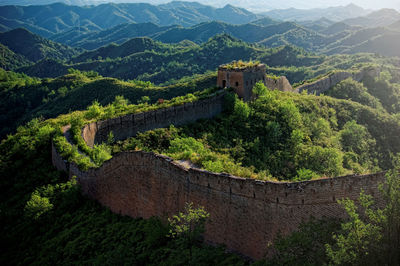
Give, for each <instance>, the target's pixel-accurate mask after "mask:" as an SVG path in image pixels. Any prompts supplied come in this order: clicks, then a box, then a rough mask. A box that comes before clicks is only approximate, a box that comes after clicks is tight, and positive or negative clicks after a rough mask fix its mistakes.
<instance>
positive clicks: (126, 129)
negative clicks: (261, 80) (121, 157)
mask: <svg viewBox="0 0 400 266" xmlns="http://www.w3.org/2000/svg"><path fill="white" fill-rule="evenodd" d="M224 96H225V93H224V92H223V91H220V92H219V93H217V95H215V96H213V97H210V98H206V99H202V100H199V101H195V102H190V103H185V104H183V105H178V106H172V107H168V108H161V109H158V110H154V111H149V112H145V113H137V114H129V115H125V116H121V117H117V118H113V119H108V120H104V121H98V122H94V123H91V124H88V125H86V126H85V127H84V128H83V129H82V137H83V139H84V140H85V141H86V143H87V144H88V145H89V146H90V147H93V144H95V143H101V142H104V141H107V138H108V135H109V133H110V132H112V133H113V135H114V139H115V140H124V139H127V138H130V137H133V136H135V135H136V134H137V133H138V132H145V131H148V130H152V129H155V128H163V127H168V126H169V125H175V126H179V125H184V124H187V123H190V122H195V121H196V120H198V119H208V118H212V117H214V116H216V115H217V114H219V113H221V112H222V110H223V103H224Z"/></svg>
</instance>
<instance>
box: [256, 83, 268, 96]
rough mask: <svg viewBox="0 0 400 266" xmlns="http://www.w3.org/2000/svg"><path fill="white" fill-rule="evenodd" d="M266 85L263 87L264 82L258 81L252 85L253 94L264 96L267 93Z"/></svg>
mask: <svg viewBox="0 0 400 266" xmlns="http://www.w3.org/2000/svg"><path fill="white" fill-rule="evenodd" d="M267 90H268V89H267V87H265V85H264V82H262V81H259V82H257V83H256V84H255V85H254V87H253V94H255V95H256V96H258V97H261V96H264V95H266V94H267Z"/></svg>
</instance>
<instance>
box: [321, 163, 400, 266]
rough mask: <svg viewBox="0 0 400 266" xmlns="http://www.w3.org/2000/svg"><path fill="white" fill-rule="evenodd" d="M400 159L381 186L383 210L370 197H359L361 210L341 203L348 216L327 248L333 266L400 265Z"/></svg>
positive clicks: (343, 202) (344, 202) (349, 201)
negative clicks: (334, 265)
mask: <svg viewBox="0 0 400 266" xmlns="http://www.w3.org/2000/svg"><path fill="white" fill-rule="evenodd" d="M399 171H400V156H397V158H395V160H394V168H393V169H392V170H390V171H388V172H387V174H386V182H385V183H384V184H382V185H381V186H380V190H381V194H382V197H383V200H384V207H381V206H379V205H378V204H376V202H375V201H374V200H373V198H372V196H370V195H366V194H365V193H364V192H362V193H361V194H360V198H359V202H360V204H359V205H360V206H357V205H356V204H355V203H354V201H352V200H349V199H345V200H342V201H340V204H342V205H343V206H344V208H345V210H346V212H347V214H348V215H349V219H348V220H347V221H345V222H344V223H342V232H341V233H337V234H334V236H333V237H334V240H335V244H334V245H329V244H327V245H326V252H327V255H328V257H329V258H330V261H331V263H332V264H336V265H343V264H345V265H348V264H350V265H400V174H399Z"/></svg>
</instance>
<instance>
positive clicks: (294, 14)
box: [261, 4, 371, 21]
mask: <svg viewBox="0 0 400 266" xmlns="http://www.w3.org/2000/svg"><path fill="white" fill-rule="evenodd" d="M370 12H371V11H369V10H365V9H364V8H362V7H359V6H356V5H354V4H350V5H347V6H337V7H329V8H313V9H296V8H288V9H276V10H271V11H268V12H264V13H261V14H262V15H265V16H267V17H270V18H272V19H277V20H284V21H313V20H319V19H321V18H325V19H328V20H332V21H341V20H344V19H349V18H355V17H360V16H365V15H367V14H369V13H370Z"/></svg>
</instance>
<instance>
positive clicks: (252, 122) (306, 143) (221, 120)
mask: <svg viewBox="0 0 400 266" xmlns="http://www.w3.org/2000/svg"><path fill="white" fill-rule="evenodd" d="M346 82H347V83H348V81H345V82H344V83H342V85H345V84H346ZM351 84H353V83H351ZM254 91H255V93H256V94H258V99H257V100H255V101H253V102H249V103H244V102H242V101H241V100H239V99H238V98H237V96H234V95H230V96H228V97H227V99H226V102H227V105H228V106H229V107H228V108H227V110H226V112H225V113H224V114H222V115H221V116H219V117H218V118H216V119H214V120H207V121H201V122H197V123H195V124H191V125H187V126H184V127H180V128H175V127H170V128H167V129H156V130H152V131H148V132H144V133H140V134H138V135H137V136H136V137H135V138H132V139H129V140H126V141H123V142H119V143H117V144H116V145H114V147H113V151H114V152H118V151H120V150H126V149H134V150H137V149H142V150H145V151H155V152H157V153H164V154H166V155H168V156H171V157H172V158H174V159H176V160H190V161H192V162H193V163H194V164H195V165H197V166H198V167H201V168H204V169H207V170H209V171H214V172H227V173H231V174H233V175H236V176H244V177H252V178H259V179H271V178H277V179H280V180H282V179H283V180H296V181H303V180H309V179H312V178H317V177H321V176H328V177H334V176H338V175H345V174H352V173H367V172H377V171H379V170H380V169H388V167H389V166H390V165H388V164H387V162H388V160H389V159H390V154H392V153H393V154H395V153H397V152H399V144H398V141H397V139H396V137H394V136H396V134H395V132H397V131H398V130H399V129H400V128H399V127H400V125H399V122H398V120H397V119H396V117H394V116H391V115H390V114H388V113H387V112H386V111H385V110H383V109H382V108H380V109H372V108H370V107H367V106H363V105H360V104H357V103H355V102H351V101H343V100H337V99H334V98H330V97H326V96H319V97H317V96H312V95H302V94H292V93H283V92H279V91H269V90H266V89H265V87H264V85H263V84H261V83H259V84H257V85H256V86H255V88H254ZM374 99H375V101H377V102H379V100H378V99H376V98H374ZM382 121H385V122H384V123H382ZM383 128H384V129H385V131H382V129H383ZM384 132H385V133H384Z"/></svg>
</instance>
